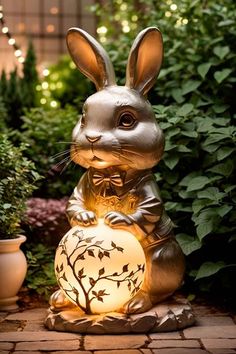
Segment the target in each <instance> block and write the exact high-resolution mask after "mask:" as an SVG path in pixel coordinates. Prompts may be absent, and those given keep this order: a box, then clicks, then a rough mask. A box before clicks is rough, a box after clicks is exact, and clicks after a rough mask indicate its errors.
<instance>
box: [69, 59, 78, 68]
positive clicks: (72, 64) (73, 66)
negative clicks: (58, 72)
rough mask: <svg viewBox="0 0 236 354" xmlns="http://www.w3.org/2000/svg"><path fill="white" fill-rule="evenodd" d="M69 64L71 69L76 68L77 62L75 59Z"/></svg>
mask: <svg viewBox="0 0 236 354" xmlns="http://www.w3.org/2000/svg"><path fill="white" fill-rule="evenodd" d="M69 65H70V68H71V69H75V68H76V65H75V63H74V62H73V61H71V62H70V64H69Z"/></svg>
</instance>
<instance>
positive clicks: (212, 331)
mask: <svg viewBox="0 0 236 354" xmlns="http://www.w3.org/2000/svg"><path fill="white" fill-rule="evenodd" d="M184 336H185V338H236V326H235V325H233V326H203V327H198V326H196V327H191V328H187V329H185V330H184Z"/></svg>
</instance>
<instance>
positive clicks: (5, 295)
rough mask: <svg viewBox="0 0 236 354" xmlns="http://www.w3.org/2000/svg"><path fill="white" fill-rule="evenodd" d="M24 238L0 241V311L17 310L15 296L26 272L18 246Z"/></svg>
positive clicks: (25, 263)
mask: <svg viewBox="0 0 236 354" xmlns="http://www.w3.org/2000/svg"><path fill="white" fill-rule="evenodd" d="M25 241H26V237H25V236H22V235H19V236H18V237H17V238H14V239H7V240H0V311H9V310H15V309H17V308H18V305H17V303H16V301H17V300H18V299H19V298H18V296H17V293H18V291H19V290H20V288H21V286H22V284H23V281H24V279H25V276H26V272H27V262H26V258H25V255H24V253H23V252H22V251H21V249H20V245H21V244H22V243H23V242H25Z"/></svg>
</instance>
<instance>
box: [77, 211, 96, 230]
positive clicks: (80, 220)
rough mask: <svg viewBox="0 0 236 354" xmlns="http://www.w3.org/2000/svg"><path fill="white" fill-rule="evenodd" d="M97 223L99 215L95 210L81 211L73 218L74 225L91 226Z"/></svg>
mask: <svg viewBox="0 0 236 354" xmlns="http://www.w3.org/2000/svg"><path fill="white" fill-rule="evenodd" d="M96 224H97V217H96V215H95V213H94V212H93V211H87V210H86V211H80V212H78V213H77V214H76V215H75V216H74V217H73V220H72V226H75V225H82V226H90V225H96Z"/></svg>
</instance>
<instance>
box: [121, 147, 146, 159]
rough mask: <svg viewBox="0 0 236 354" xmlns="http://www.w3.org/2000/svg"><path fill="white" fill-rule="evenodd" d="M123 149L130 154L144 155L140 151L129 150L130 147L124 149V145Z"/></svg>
mask: <svg viewBox="0 0 236 354" xmlns="http://www.w3.org/2000/svg"><path fill="white" fill-rule="evenodd" d="M122 151H123V152H124V153H126V154H127V153H128V154H133V155H136V156H140V157H142V154H140V153H138V152H137V151H132V150H129V149H124V148H123V147H122Z"/></svg>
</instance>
